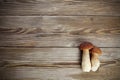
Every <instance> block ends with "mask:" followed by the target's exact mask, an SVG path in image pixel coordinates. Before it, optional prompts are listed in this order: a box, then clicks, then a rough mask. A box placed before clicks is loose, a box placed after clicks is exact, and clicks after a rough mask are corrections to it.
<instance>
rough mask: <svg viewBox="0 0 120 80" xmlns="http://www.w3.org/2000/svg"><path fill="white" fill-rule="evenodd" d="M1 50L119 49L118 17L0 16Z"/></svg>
mask: <svg viewBox="0 0 120 80" xmlns="http://www.w3.org/2000/svg"><path fill="white" fill-rule="evenodd" d="M0 22H1V24H0V39H1V41H0V46H1V47H2V46H3V47H77V46H79V44H80V43H81V42H83V41H90V42H92V43H93V44H95V45H97V46H98V47H120V45H119V43H120V35H119V34H120V17H101V16H99V17H98V16H89V17H88V16H69V17H67V16H62V17H58V16H44V17H40V16H39V17H38V16H36V17H31V16H29V17H24V16H21V17H13V16H9V17H8V16H6V17H2V16H1V17H0Z"/></svg>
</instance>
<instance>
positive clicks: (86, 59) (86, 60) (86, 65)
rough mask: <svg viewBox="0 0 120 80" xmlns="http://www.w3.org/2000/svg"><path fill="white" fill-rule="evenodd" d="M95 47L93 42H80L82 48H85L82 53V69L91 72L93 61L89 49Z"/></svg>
mask: <svg viewBox="0 0 120 80" xmlns="http://www.w3.org/2000/svg"><path fill="white" fill-rule="evenodd" d="M91 48H93V44H92V43H90V42H83V43H81V44H80V50H83V54H82V70H83V72H90V70H91V62H90V54H89V50H90V49H91Z"/></svg>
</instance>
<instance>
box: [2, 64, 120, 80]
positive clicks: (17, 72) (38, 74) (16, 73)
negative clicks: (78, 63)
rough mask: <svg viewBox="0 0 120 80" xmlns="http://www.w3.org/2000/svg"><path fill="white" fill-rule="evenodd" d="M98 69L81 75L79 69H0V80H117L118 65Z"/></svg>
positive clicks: (119, 65) (119, 69) (119, 77)
mask: <svg viewBox="0 0 120 80" xmlns="http://www.w3.org/2000/svg"><path fill="white" fill-rule="evenodd" d="M119 63H120V62H119ZM119 63H117V64H113V65H109V66H102V67H100V69H99V71H97V72H89V73H83V72H82V71H81V69H80V68H49V67H48V68H39V67H37V68H36V67H17V68H0V74H1V77H0V79H1V80H91V79H92V80H99V79H102V80H119V79H120V76H119V72H120V64H119Z"/></svg>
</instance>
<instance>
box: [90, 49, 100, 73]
mask: <svg viewBox="0 0 120 80" xmlns="http://www.w3.org/2000/svg"><path fill="white" fill-rule="evenodd" d="M91 54H92V55H91V64H92V71H97V70H98V68H99V66H100V61H99V59H98V57H99V55H101V54H102V51H101V50H100V48H98V47H93V48H92V50H91Z"/></svg>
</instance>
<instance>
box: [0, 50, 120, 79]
mask: <svg viewBox="0 0 120 80" xmlns="http://www.w3.org/2000/svg"><path fill="white" fill-rule="evenodd" d="M0 51H1V52H0V55H1V56H0V64H1V65H0V74H1V77H0V79H2V80H4V79H5V80H63V79H64V80H84V79H86V80H91V79H93V80H99V79H103V80H113V79H114V80H119V79H120V77H119V71H120V55H119V53H120V50H119V48H102V51H103V55H101V57H100V60H101V62H102V65H101V67H100V69H99V71H97V72H90V73H82V71H81V68H80V63H81V62H80V54H81V53H80V52H79V49H78V48H19V49H18V48H0ZM101 76H102V77H101ZM108 76H110V77H108Z"/></svg>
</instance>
